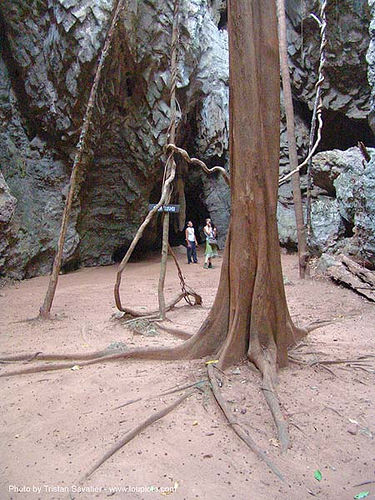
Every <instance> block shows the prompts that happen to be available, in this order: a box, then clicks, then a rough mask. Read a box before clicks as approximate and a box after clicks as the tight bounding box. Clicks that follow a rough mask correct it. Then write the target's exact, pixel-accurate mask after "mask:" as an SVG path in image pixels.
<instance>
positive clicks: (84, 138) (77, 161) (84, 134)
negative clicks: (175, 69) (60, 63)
mask: <svg viewBox="0 0 375 500" xmlns="http://www.w3.org/2000/svg"><path fill="white" fill-rule="evenodd" d="M125 1H126V0H117V4H116V8H115V12H114V14H113V18H112V22H111V25H110V28H109V30H108V33H107V37H106V39H105V42H104V46H103V49H102V52H101V55H100V59H99V64H98V67H97V69H96V72H95V77H94V82H93V84H92V87H91V91H90V96H89V100H88V103H87V108H86V112H85V116H84V118H83V126H82V130H81V134H80V137H79V141H78V145H77V152H76V155H75V158H74V163H73V167H72V172H71V174H70V181H69V191H68V195H67V197H66V201H65V206H64V211H63V216H62V221H61V228H60V235H59V239H58V243H57V252H56V255H55V259H54V261H53V268H52V273H51V277H50V281H49V284H48V289H47V292H46V296H45V298H44V302H43V304H42V306H41V308H40V310H39V316H40V317H41V318H44V319H47V318H49V316H50V312H51V307H52V302H53V299H54V296H55V292H56V287H57V282H58V278H59V273H60V269H61V260H62V254H63V250H64V242H65V237H66V232H67V229H68V222H69V217H70V212H71V208H72V203H73V197H74V190H75V187H76V181H77V176H78V173H79V171H80V168H81V165H82V160H83V156H84V153H85V150H86V147H87V143H88V140H89V129H90V125H91V121H92V113H93V110H94V106H95V99H96V96H97V93H98V88H99V83H100V77H101V74H102V70H103V67H104V63H105V61H106V58H107V56H108V53H109V49H110V47H111V43H112V39H113V35H114V33H115V31H116V26H117V23H118V21H119V18H120V14H121V12H122V10H123V9H124V7H125Z"/></svg>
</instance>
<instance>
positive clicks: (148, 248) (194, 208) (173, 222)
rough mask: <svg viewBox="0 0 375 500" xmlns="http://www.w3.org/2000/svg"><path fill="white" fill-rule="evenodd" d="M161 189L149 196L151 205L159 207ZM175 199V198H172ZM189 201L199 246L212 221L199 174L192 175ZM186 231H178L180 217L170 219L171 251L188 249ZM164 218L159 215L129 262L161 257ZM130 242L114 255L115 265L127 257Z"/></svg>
mask: <svg viewBox="0 0 375 500" xmlns="http://www.w3.org/2000/svg"><path fill="white" fill-rule="evenodd" d="M160 189H161V186H160V184H158V185H157V186H155V188H154V189H153V190H152V192H151V194H150V203H156V202H157V201H158V200H159V199H160ZM172 196H173V195H172ZM185 199H186V220H185V227H186V223H187V221H189V220H191V221H192V223H193V226H194V229H195V234H196V237H197V241H198V244H201V243H203V242H204V241H205V238H204V236H203V227H204V226H205V224H206V222H205V221H206V218H207V217H210V214H209V212H208V210H207V207H206V205H205V203H204V193H203V182H202V178H201V174H200V172H193V173H192V174H191V176H190V177H189V179H187V182H186V185H185ZM172 203H177V200H173V199H172ZM185 227H184V229H183V230H182V231H180V230H179V228H178V215H175V214H172V215H171V216H170V224H169V243H170V244H171V246H172V247H177V246H180V245H184V246H185ZM162 229H163V228H162V214H161V213H160V214H157V216H155V217H154V219H153V221H151V223H150V224H149V226H148V228H146V230H145V232H144V234H143V237H142V238H141V239H140V241H139V242H138V244H137V246H136V247H135V249H134V252H133V254H132V256H131V258H130V260H129V262H137V261H140V260H142V259H144V258H146V257H150V256H153V255H155V254H156V253H157V254H158V253H159V252H160V249H161V243H162ZM130 243H131V242H130V241H129V242H126V243H125V244H123V245H119V246H117V247H116V248H115V249H114V250H113V252H112V261H113V262H115V263H119V262H121V260H122V259H123V257H124V256H125V254H126V252H127V250H128V248H129V245H130Z"/></svg>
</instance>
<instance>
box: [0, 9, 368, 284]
mask: <svg viewBox="0 0 375 500" xmlns="http://www.w3.org/2000/svg"><path fill="white" fill-rule="evenodd" d="M180 3H181V16H180V29H181V33H180V38H181V43H180V46H179V58H178V68H179V71H178V89H177V99H178V104H179V106H178V109H179V116H178V132H177V144H178V145H180V146H182V147H185V148H186V149H187V150H188V151H189V153H190V154H191V155H196V156H199V157H200V158H202V159H203V160H205V161H206V162H207V164H208V165H209V166H212V165H214V164H220V165H223V166H226V167H227V166H228V50H227V32H226V3H225V1H223V0H181V2H180ZM372 3H373V2H371V0H369V4H372ZM370 6H371V5H370ZM112 8H113V0H97V1H96V2H95V4H94V5H93V2H91V1H89V0H3V2H2V4H1V6H0V27H1V29H0V32H1V40H0V46H1V60H0V118H1V123H2V125H1V129H0V166H1V172H2V175H3V178H0V233H1V244H0V275H4V274H7V275H10V276H13V277H25V276H26V277H30V276H34V275H37V274H41V273H47V272H48V271H49V269H50V267H51V262H52V256H53V253H54V248H55V245H56V240H57V235H58V231H59V226H60V219H61V213H62V209H63V204H64V200H65V195H66V192H67V185H68V180H69V174H70V169H71V165H72V159H73V157H74V150H75V145H76V143H77V140H78V137H79V131H80V127H81V124H82V117H83V115H84V111H85V106H86V103H87V100H88V95H89V90H90V86H91V82H92V80H93V75H94V71H95V67H96V63H97V58H98V54H99V53H100V48H101V46H102V43H103V40H104V37H105V33H106V30H107V27H108V23H109V20H110V16H111V11H112ZM311 11H315V12H316V13H318V12H319V2H317V1H312V0H311V1H307V0H306V1H305V2H301V1H300V0H288V1H287V13H288V30H289V31H288V39H289V56H290V65H291V76H292V81H293V94H294V98H295V104H296V121H297V145H298V150H299V155H300V157H301V158H302V157H303V156H304V155H305V153H306V150H307V140H308V126H309V120H310V117H311V109H312V106H313V99H314V85H315V81H316V70H317V65H318V59H317V57H318V50H317V49H318V46H319V30H318V26H317V25H316V22H315V21H313V20H312V18H310V17H309V13H310V12H311ZM328 20H329V23H330V28H329V40H330V41H329V50H328V67H327V79H326V83H325V91H324V106H325V108H326V110H327V112H328V111H329V112H330V113H333V114H331V115H329V116H328V118H330V119H331V122H329V120H328V118H327V120H326V122H328V126H327V127H326V133H325V135H326V136H327V137H330V143H332V137H331V136H332V135H333V136H335V134H334V127H335V120H334V118H335V117H336V118H337V117H345V118H346V119H347V120H349V122H348V123H350V124H354V123H355V122H356V121H361V122H366V121H367V119H368V117H369V116H370V118H371V113H370V111H371V109H372V106H371V90H370V86H369V85H368V83H367V79H366V71H367V67H366V64H365V61H364V58H365V54H366V51H367V48H368V44H369V36H368V25H369V23H370V9H369V7H368V5H367V2H365V1H355V0H344V1H341V2H336V3H335V2H332V3H331V4H330V7H329V11H328ZM171 23H172V3H171V2H166V1H165V0H148V1H147V2H146V1H138V2H137V1H135V0H129V2H128V8H127V10H126V13H125V14H124V16H123V19H122V21H121V23H120V26H119V29H118V32H117V34H116V37H115V40H114V42H113V46H112V50H111V56H110V58H109V60H108V62H107V64H106V67H105V70H104V74H103V78H102V83H101V86H100V92H99V96H98V99H97V103H96V104H97V105H96V110H95V116H94V120H93V127H92V139H91V142H90V149H89V151H88V154H87V158H86V161H85V169H84V171H83V175H82V178H81V180H80V184H79V189H78V190H77V193H76V197H75V202H74V208H73V214H72V217H71V220H70V223H69V230H68V237H67V241H66V244H65V247H64V262H65V263H66V265H67V266H69V265H70V266H75V265H81V264H83V265H97V264H108V263H111V262H112V261H113V257H114V255H117V256H119V255H121V253H122V252H123V251H124V249H126V247H127V246H128V245H129V243H130V241H131V239H132V237H133V235H134V234H135V231H136V229H137V227H138V225H139V224H140V222H141V221H142V219H143V217H144V215H145V214H146V212H147V208H148V203H149V202H155V201H157V198H158V195H159V193H160V184H161V179H162V174H163V166H164V160H165V157H164V154H163V146H164V144H165V141H166V131H167V128H168V124H169V104H168V103H169V90H168V84H169V53H170V37H171V28H172V27H171ZM370 47H371V45H370ZM369 54H370V55H371V50H370V51H369ZM368 57H370V56H368ZM369 67H370V68H371V67H372V66H371V62H369ZM370 83H371V78H370ZM373 87H374V86H373V85H372V88H373ZM340 119H341V118H340ZM350 120H351V121H350ZM370 121H371V120H370ZM332 129H333V133H332ZM341 135H344V134H341ZM337 140H338V141H339V138H338V139H337ZM352 140H354V139H353V138H352ZM328 142H329V141H328ZM349 145H354V144H349ZM339 146H340V143H339V142H338V144H337V145H336V146H335V147H339ZM280 166H281V170H282V171H284V172H287V171H288V169H289V167H288V160H287V145H286V130H285V124H284V120H282V122H281V161H280ZM180 168H181V170H182V171H183V175H184V178H185V182H186V191H187V193H189V192H190V193H194V196H197V198H198V197H199V199H200V200H201V203H202V207H204V209H205V210H206V212H207V214H210V215H211V216H212V218H213V219H214V221H215V223H216V224H217V226H218V229H219V235H220V241H221V243H223V241H224V239H225V234H226V229H227V225H228V220H229V212H230V199H229V192H228V189H227V187H226V186H225V184H224V183H223V182H222V180H220V179H218V178H207V177H206V176H204V175H202V174H201V173H200V172H197V171H194V172H193V173H192V175H190V171H189V169H188V168H186V165H185V166H184V165H180ZM3 179H4V180H3ZM197 190H198V193H196V191H197ZM323 201H324V200H323ZM319 203H320V204H322V203H323V202H322V200H320V201H319ZM318 206H319V205H318V204H317V205H315V209H314V210H317V208H316V207H318ZM279 208H280V209H279V215H280V217H279V218H280V237H281V241H282V242H283V243H284V244H291V245H294V243H295V236H294V233H293V231H294V229H293V227H294V221H293V210H292V205H291V192H290V186H289V185H285V186H283V187H282V188H281V189H280V205H279ZM323 208H324V207H323ZM323 208H322V210H323ZM318 212H319V213H320V211H318ZM333 212H334V210H333ZM333 212H332V210H331V212H330V213H331V214H332V213H333ZM187 215H188V216H189V214H187ZM332 217H334V215H332ZM159 226H160V225H158V224H157V222H156V221H154V223H153V224H152V225H151V226H150V228H149V229H148V230H147V231H146V233H145V235H144V237H143V239H142V245H143V247H149V246H152V245H154V244H155V242H158V231H159ZM285 227H287V231H284V230H283V228H285ZM286 233H287V234H286Z"/></svg>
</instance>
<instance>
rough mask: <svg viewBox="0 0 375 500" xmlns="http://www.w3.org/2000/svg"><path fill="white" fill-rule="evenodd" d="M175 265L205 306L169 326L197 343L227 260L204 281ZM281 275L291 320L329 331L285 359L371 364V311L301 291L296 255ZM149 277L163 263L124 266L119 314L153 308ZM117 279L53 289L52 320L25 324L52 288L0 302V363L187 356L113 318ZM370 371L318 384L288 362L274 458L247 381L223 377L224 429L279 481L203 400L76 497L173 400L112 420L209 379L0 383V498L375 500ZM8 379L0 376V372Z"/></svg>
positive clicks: (43, 378)
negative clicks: (229, 417) (319, 323)
mask: <svg viewBox="0 0 375 500" xmlns="http://www.w3.org/2000/svg"><path fill="white" fill-rule="evenodd" d="M179 260H180V262H181V265H182V268H183V271H184V274H185V276H186V278H187V281H188V283H189V284H191V285H193V286H194V288H195V289H196V290H197V291H198V292H199V293H201V295H202V296H203V300H204V303H203V306H202V307H198V308H191V307H189V306H186V305H185V306H183V305H182V306H181V307H177V308H176V309H175V310H174V311H172V312H170V313H169V314H168V318H169V320H170V321H169V322H167V323H166V325H167V326H170V327H173V328H179V329H183V330H185V331H188V332H190V333H193V332H194V331H196V330H197V329H198V327H199V325H200V324H201V322H202V321H203V319H204V318H205V317H206V315H207V313H208V310H209V308H210V306H211V304H212V302H213V300H214V297H215V292H216V287H217V283H218V281H219V274H220V264H221V259H220V258H219V259H217V260H216V261H215V268H214V269H212V270H204V269H202V266H201V264H199V265H193V264H192V265H189V266H188V265H187V263H186V259H185V256H184V255H183V254H179ZM201 262H202V258H201ZM283 268H284V275H285V281H286V283H287V284H286V291H287V295H288V302H289V304H290V310H291V313H292V316H293V318H294V319H295V321H296V322H297V323H298V324H300V325H303V324H306V323H309V322H310V321H313V320H320V319H332V320H334V322H333V323H332V324H330V325H329V326H326V327H324V328H320V329H317V330H315V331H313V332H312V333H311V334H310V335H309V336H308V338H307V339H306V340H305V342H304V343H303V344H302V345H301V346H300V347H299V348H298V349H297V350H296V351H294V352H293V356H294V357H296V358H298V359H300V360H303V361H308V362H310V361H316V360H328V359H332V360H336V359H356V358H358V357H359V356H361V355H368V354H372V355H375V348H374V325H375V309H374V305H373V304H370V303H369V302H366V301H365V299H362V298H361V297H359V296H356V295H354V294H353V293H352V292H350V291H349V290H345V289H342V288H339V287H337V286H336V285H334V284H332V283H330V282H328V281H325V280H323V279H310V280H306V281H304V282H301V281H299V279H298V277H297V260H296V257H295V256H286V255H284V256H283ZM158 272H159V258H158V257H157V256H154V257H150V258H148V259H147V261H143V262H137V263H132V264H130V265H129V267H128V270H127V271H126V273H125V274H124V279H123V285H122V297H123V301H124V303H126V304H127V305H128V306H132V307H135V308H139V309H140V310H151V309H155V308H156V307H157V300H156V288H157V277H158ZM115 273H116V267H115V266H112V267H104V268H96V269H82V270H79V271H77V272H74V273H71V274H67V275H64V276H61V278H60V281H59V286H58V290H57V295H56V300H55V303H54V307H53V313H54V314H55V315H56V318H57V319H55V320H54V321H45V322H41V321H29V320H30V319H31V318H33V317H35V316H36V314H37V311H38V308H39V306H40V304H41V302H42V299H43V296H44V293H45V290H46V286H47V281H48V279H47V278H46V277H41V278H34V279H30V280H27V281H23V282H21V283H16V284H12V285H10V286H6V287H3V288H1V289H0V333H1V336H0V342H1V345H0V353H2V354H12V353H33V352H38V351H43V352H63V351H64V352H67V351H68V352H72V353H74V352H82V351H87V352H89V351H93V350H97V349H102V348H106V347H107V346H108V345H110V344H112V343H113V342H122V343H124V344H126V346H128V347H134V346H141V345H151V346H153V345H155V346H156V345H172V344H175V343H177V342H181V340H179V339H177V338H175V337H173V336H172V335H170V334H167V333H165V332H159V334H157V335H155V336H148V335H143V334H139V333H137V332H134V331H131V330H129V328H128V327H125V326H124V325H123V324H121V322H119V321H118V320H115V319H114V318H113V317H112V315H113V313H114V312H115V308H114V300H113V293H112V289H113V283H114V278H115ZM177 291H178V279H177V277H176V274H175V270H174V268H173V265H172V263H171V264H170V265H169V272H168V275H167V286H166V293H167V296H168V297H169V298H173V297H174V296H175V294H176V293H177ZM374 360H375V358H370V361H369V363H368V365H367V366H364V367H363V366H362V367H355V366H354V367H353V366H348V365H343V364H341V365H328V366H327V368H328V370H327V368H324V367H322V366H319V365H314V366H310V365H307V366H306V365H302V364H298V363H290V366H289V367H288V368H287V369H285V370H283V371H281V373H280V381H279V389H280V390H279V394H280V398H281V401H282V406H283V412H284V414H285V416H286V417H287V418H288V421H289V428H290V434H291V440H292V447H291V448H290V449H289V450H288V452H287V453H286V454H284V455H282V454H281V453H280V450H279V447H278V442H277V440H276V436H275V429H274V425H273V421H272V418H271V415H270V413H269V411H268V408H267V406H266V404H265V401H264V399H263V396H262V393H261V391H260V380H259V376H258V374H257V373H256V371H255V370H254V369H252V367H251V366H250V365H249V364H248V363H244V364H241V365H240V366H238V367H233V369H230V370H228V371H227V373H226V375H225V376H224V375H223V376H222V377H221V378H222V383H223V387H222V391H223V394H224V396H225V399H226V400H227V401H228V402H229V403H228V404H230V406H231V408H232V410H233V413H234V415H235V416H236V418H238V420H239V421H240V422H241V423H242V424H243V425H244V427H245V428H246V429H248V431H249V432H250V433H251V435H252V436H253V438H254V439H255V440H256V441H257V443H258V444H259V446H260V447H261V448H262V449H263V450H265V451H266V453H267V454H268V455H269V456H270V457H271V458H272V460H273V461H274V463H275V464H277V466H278V468H279V469H280V470H281V471H282V473H283V474H284V475H285V478H286V480H285V482H281V481H280V480H279V479H278V478H277V477H276V476H274V475H273V474H272V473H271V472H270V471H269V470H268V469H267V467H266V466H265V464H264V463H262V462H260V461H259V460H258V459H257V458H256V457H255V456H254V454H253V453H252V452H251V451H250V450H249V449H248V448H247V447H246V446H245V445H244V444H243V443H242V441H240V440H239V438H238V437H237V436H236V435H235V434H234V432H233V430H232V429H231V428H230V427H229V426H228V423H227V422H226V421H225V419H224V418H223V415H222V414H221V412H220V410H219V409H218V407H217V406H216V404H215V402H214V400H213V398H212V396H211V395H210V393H209V391H206V393H197V394H194V395H193V396H191V397H190V398H189V399H188V400H186V401H184V403H182V405H181V406H179V407H178V408H177V409H176V410H174V411H173V412H172V413H170V414H169V415H167V416H166V417H165V418H164V419H162V420H160V421H158V422H157V423H155V424H153V425H152V426H151V427H149V428H148V429H146V430H145V431H144V432H142V433H141V434H140V435H139V436H137V437H136V438H135V439H134V440H133V441H132V442H130V443H129V444H128V445H127V446H126V447H124V448H123V449H122V450H121V451H119V452H118V453H116V454H115V455H114V456H113V457H111V458H110V459H109V460H108V461H107V462H106V463H105V464H104V465H102V466H101V467H100V468H99V469H98V470H97V471H96V472H95V473H94V474H93V475H92V476H91V477H90V478H89V479H88V480H85V481H83V482H82V483H79V481H80V478H81V477H82V476H83V475H84V473H85V472H86V471H87V470H88V469H90V467H91V466H92V465H93V464H94V463H95V461H96V460H98V459H99V458H101V456H102V455H103V454H104V453H105V452H106V451H107V450H108V449H109V448H110V447H111V446H112V445H113V444H114V443H115V442H116V441H118V440H119V439H121V437H122V436H123V435H124V434H125V433H126V432H127V431H128V430H130V429H131V428H132V427H134V425H136V423H137V422H139V421H140V420H142V419H145V418H147V417H148V416H149V415H150V414H152V413H154V412H155V411H157V410H159V409H161V408H163V407H164V406H165V405H167V404H169V403H171V402H172V401H174V400H175V399H176V398H178V394H171V395H168V396H163V397H160V396H159V397H156V398H154V399H144V400H143V401H140V402H138V403H134V404H132V405H129V406H126V407H123V408H120V409H114V408H115V407H117V406H119V405H121V404H123V403H125V402H126V401H129V400H132V399H136V398H138V397H142V398H148V397H151V396H154V395H157V394H159V393H161V392H163V391H165V390H167V389H169V388H171V387H174V386H175V385H176V384H187V383H189V382H192V381H199V380H202V379H204V378H205V377H206V369H205V364H204V360H197V361H192V362H155V361H147V362H145V361H116V362H107V363H99V364H96V365H93V366H87V367H83V368H82V369H79V370H71V369H65V370H61V371H55V372H44V373H38V374H32V375H22V376H18V377H5V378H1V380H0V387H1V409H0V418H1V431H0V432H1V464H0V468H1V478H0V499H19V498H27V499H29V498H30V499H34V498H35V499H37V498H41V499H69V498H79V499H81V498H82V499H86V498H87V499H89V498H90V499H91V498H103V499H104V498H108V497H111V496H113V497H114V498H116V499H117V498H118V499H144V498H150V499H151V498H162V497H163V496H167V494H168V493H169V495H168V496H170V497H171V498H173V499H176V500H179V499H189V500H190V499H196V498H197V499H219V500H221V499H222V500H228V499H231V498H234V499H242V500H252V499H261V500H269V499H307V498H314V497H316V498H320V499H323V498H324V499H343V500H349V499H351V498H353V497H354V496H355V495H356V494H358V493H360V492H363V491H369V492H370V493H369V496H368V497H367V498H372V499H374V498H375V447H374V435H375V410H374V401H375V397H374V396H375V388H374V372H373V371H372V370H373V369H374V364H375V363H374ZM13 366H14V365H13ZM10 369H12V366H9V365H5V364H1V365H0V372H1V373H4V372H6V371H9V370H10ZM316 470H320V471H321V474H322V479H321V481H318V480H317V479H315V478H314V472H315V471H316ZM369 481H372V483H370V484H367V485H363V486H354V485H357V484H359V483H363V482H369ZM79 488H81V489H83V490H85V491H83V492H82V491H81V492H80V491H77V490H79ZM172 488H175V490H174V491H172V490H171V489H172ZM116 489H117V491H116ZM168 489H169V490H168ZM68 490H70V492H68ZM121 490H122V491H121ZM127 490H130V491H127Z"/></svg>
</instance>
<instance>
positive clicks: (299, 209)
mask: <svg viewBox="0 0 375 500" xmlns="http://www.w3.org/2000/svg"><path fill="white" fill-rule="evenodd" d="M276 3H277V18H278V27H279V47H280V63H281V78H282V82H283V94H284V104H285V115H286V124H287V135H288V150H289V163H290V170H291V171H292V172H293V171H294V174H293V175H292V185H293V201H294V213H295V217H296V226H297V240H298V257H299V275H300V278H304V277H305V273H306V270H307V245H306V231H305V223H304V217H303V205H302V195H301V183H300V175H299V171H298V168H297V167H298V156H297V145H296V132H295V123H294V110H293V98H292V88H291V84H290V75H289V67H288V48H287V39H286V19H285V2H284V0H276Z"/></svg>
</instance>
